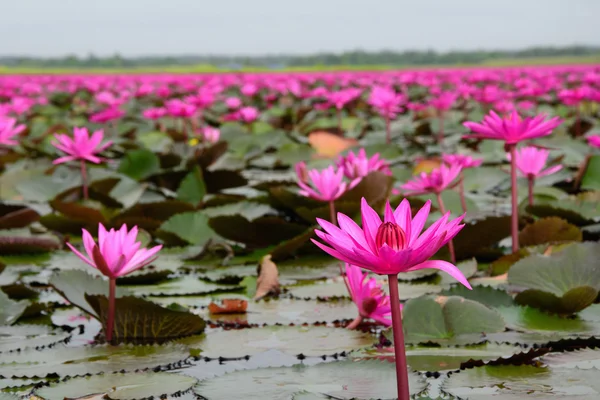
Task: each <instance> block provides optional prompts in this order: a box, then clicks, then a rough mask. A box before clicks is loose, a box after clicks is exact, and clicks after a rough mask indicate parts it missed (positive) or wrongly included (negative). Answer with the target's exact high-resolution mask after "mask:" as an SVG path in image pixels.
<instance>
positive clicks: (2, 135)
mask: <svg viewBox="0 0 600 400" xmlns="http://www.w3.org/2000/svg"><path fill="white" fill-rule="evenodd" d="M24 130H25V125H17V120H16V119H15V118H6V117H2V116H0V146H16V145H17V144H19V143H18V142H17V141H16V140H14V138H15V137H16V136H18V135H19V134H21V133H22V132H23V131H24Z"/></svg>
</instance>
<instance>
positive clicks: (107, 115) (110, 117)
mask: <svg viewBox="0 0 600 400" xmlns="http://www.w3.org/2000/svg"><path fill="white" fill-rule="evenodd" d="M124 115H125V111H123V110H120V109H118V108H117V107H109V108H107V109H105V110H102V111H99V112H97V113H95V114H92V115H91V116H90V122H94V123H96V124H105V123H107V122H110V121H114V120H117V119H119V118H121V117H122V116H124Z"/></svg>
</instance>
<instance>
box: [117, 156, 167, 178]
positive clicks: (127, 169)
mask: <svg viewBox="0 0 600 400" xmlns="http://www.w3.org/2000/svg"><path fill="white" fill-rule="evenodd" d="M158 171H160V159H159V158H158V156H157V155H156V154H154V153H153V152H151V151H150V150H145V149H139V150H132V151H128V152H127V153H125V156H124V157H123V159H122V160H121V163H120V164H119V172H120V173H122V174H125V175H127V176H129V177H131V178H133V179H135V180H138V181H139V180H143V179H145V178H147V177H149V176H150V175H152V174H155V173H156V172H158Z"/></svg>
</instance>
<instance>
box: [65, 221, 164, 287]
mask: <svg viewBox="0 0 600 400" xmlns="http://www.w3.org/2000/svg"><path fill="white" fill-rule="evenodd" d="M82 231H83V246H84V248H85V252H86V254H85V255H84V254H82V253H81V252H79V251H78V250H77V249H76V248H75V247H74V246H73V245H72V244H70V243H67V246H69V248H70V249H71V250H72V251H73V252H74V253H75V254H76V255H77V256H78V257H79V258H81V259H82V260H83V261H84V262H86V263H87V264H88V265H90V266H92V267H94V268H96V269H97V270H99V271H100V272H102V274H103V275H105V276H107V277H108V278H110V279H116V278H118V277H121V276H125V275H127V274H129V273H131V272H133V271H135V270H137V269H140V268H142V267H143V266H145V265H147V264H149V263H151V262H152V261H153V257H154V256H155V255H156V253H158V251H159V250H160V249H161V248H162V245H158V246H155V247H153V248H151V249H143V248H141V245H142V244H141V243H140V242H137V241H136V239H137V234H138V227H137V226H134V227H133V228H132V229H131V230H129V231H128V229H127V226H126V225H123V226H122V227H121V229H119V230H118V231H116V230H114V229H111V230H110V231H107V230H106V228H105V227H104V226H103V225H102V224H98V243H97V244H96V242H95V241H94V239H93V238H92V235H91V234H90V233H89V232H88V231H87V230H85V229H83V230H82Z"/></svg>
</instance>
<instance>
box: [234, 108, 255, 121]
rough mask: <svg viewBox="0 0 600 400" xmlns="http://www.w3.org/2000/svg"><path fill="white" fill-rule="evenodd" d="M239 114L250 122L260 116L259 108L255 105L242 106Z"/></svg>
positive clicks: (243, 119) (242, 118)
mask: <svg viewBox="0 0 600 400" xmlns="http://www.w3.org/2000/svg"><path fill="white" fill-rule="evenodd" d="M238 115H239V117H240V119H241V120H242V121H244V122H246V123H250V122H254V121H256V119H257V118H258V110H257V109H256V108H254V107H242V108H240V110H239V111H238Z"/></svg>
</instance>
